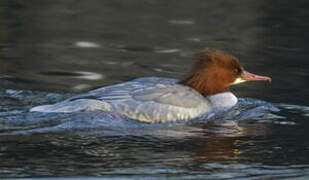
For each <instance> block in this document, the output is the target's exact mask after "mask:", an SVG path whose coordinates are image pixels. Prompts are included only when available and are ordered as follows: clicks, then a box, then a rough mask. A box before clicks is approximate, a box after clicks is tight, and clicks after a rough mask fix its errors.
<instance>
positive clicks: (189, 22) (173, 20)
mask: <svg viewBox="0 0 309 180" xmlns="http://www.w3.org/2000/svg"><path fill="white" fill-rule="evenodd" d="M168 22H169V23H171V24H179V25H193V24H195V22H194V21H193V20H185V19H179V20H176V19H172V20H169V21H168Z"/></svg>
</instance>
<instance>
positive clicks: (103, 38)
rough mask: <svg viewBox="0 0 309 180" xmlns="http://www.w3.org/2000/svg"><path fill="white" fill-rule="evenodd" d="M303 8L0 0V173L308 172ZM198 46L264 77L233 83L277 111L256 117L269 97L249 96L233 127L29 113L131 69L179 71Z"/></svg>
mask: <svg viewBox="0 0 309 180" xmlns="http://www.w3.org/2000/svg"><path fill="white" fill-rule="evenodd" d="M308 8H309V2H308V1H306V0H295V1H288V0H280V1H279V0H272V1H269V0H268V1H267V0H240V1H232V0H216V1H208V0H193V1H181V0H171V1H164V0H144V1H141V0H131V1H124V0H113V1H108V0H89V1H80V0H65V1H64V0H45V1H39V0H28V1H21V0H3V1H1V2H0V83H1V90H0V134H1V135H0V178H20V177H23V178H39V177H41V178H51V177H53V178H57V177H60V178H64V177H66V178H76V179H77V178H80V177H81V178H86V177H87V178H90V177H92V178H94V179H95V177H97V178H106V179H308V178H309V156H308V153H309V141H308V132H309V121H308V119H309V106H308V99H309V91H308V89H309V84H308V68H309V61H308V59H309V53H308V47H309V35H308V32H309V21H308V19H309V11H308ZM203 47H213V48H219V49H222V50H225V51H228V52H230V53H232V54H235V55H236V56H237V57H239V58H240V60H241V62H242V63H243V65H244V66H245V67H246V69H247V70H249V71H250V72H254V73H258V74H261V75H267V76H271V77H272V78H273V82H272V83H271V84H267V83H247V84H242V85H237V86H235V87H233V88H232V91H233V92H234V93H235V94H236V95H237V96H238V97H251V98H256V99H260V100H264V101H267V102H270V103H273V104H274V105H275V106H276V107H277V108H279V109H280V111H279V112H271V113H269V112H265V114H263V115H262V116H260V115H259V114H258V115H257V114H256V113H257V110H261V109H259V108H261V107H266V109H268V110H269V108H268V105H269V104H268V103H264V102H261V103H260V104H253V105H252V104H247V105H250V107H249V108H247V107H246V108H247V109H246V110H248V111H251V110H252V111H251V112H254V113H255V114H254V115H256V116H254V117H251V116H249V115H248V114H246V113H244V111H240V112H241V113H240V115H242V117H243V118H242V121H241V122H240V124H239V125H238V126H232V127H230V126H229V127H225V126H218V125H208V124H205V123H196V124H189V125H183V124H166V125H155V126H148V125H140V124H134V123H133V124H132V123H129V125H130V126H129V127H126V126H115V127H111V126H112V125H113V123H111V124H107V125H110V126H107V125H106V123H107V122H110V121H107V120H105V121H103V122H98V121H91V117H93V116H101V114H100V113H98V114H91V115H88V114H83V113H81V114H74V115H68V114H61V115H59V114H58V115H46V114H31V113H28V109H29V108H30V107H32V106H34V105H37V104H44V103H50V102H57V101H59V100H62V99H65V98H66V97H69V96H70V95H71V94H74V93H80V92H85V91H87V90H89V89H93V88H95V87H100V86H104V85H109V84H114V83H119V82H123V81H126V80H130V79H133V78H136V77H144V76H163V77H172V78H181V77H182V76H183V75H184V74H185V72H186V71H187V70H188V69H189V67H190V65H189V64H190V56H191V55H192V54H193V53H195V52H197V51H198V50H200V49H201V48H203ZM12 89H14V90H12ZM40 91H44V92H40ZM241 102H242V103H243V105H246V103H247V101H246V99H241ZM250 102H252V101H250ZM253 102H259V101H257V100H254V101H253ZM238 110H241V108H240V109H238ZM233 117H236V116H233ZM237 117H239V115H237ZM109 118H110V119H113V120H114V119H117V115H110V116H109ZM221 118H224V117H221ZM107 119H108V118H107ZM113 122H115V121H113ZM101 124H102V126H101Z"/></svg>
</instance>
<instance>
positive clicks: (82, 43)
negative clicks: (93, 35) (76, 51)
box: [74, 41, 101, 48]
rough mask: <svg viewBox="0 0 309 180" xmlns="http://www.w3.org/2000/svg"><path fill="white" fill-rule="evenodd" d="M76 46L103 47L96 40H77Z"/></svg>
mask: <svg viewBox="0 0 309 180" xmlns="http://www.w3.org/2000/svg"><path fill="white" fill-rule="evenodd" d="M74 45H75V46H76V47H80V48H99V47H101V45H100V44H97V43H95V42H89V41H77V42H75V44H74Z"/></svg>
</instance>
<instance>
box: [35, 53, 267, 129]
mask: <svg viewBox="0 0 309 180" xmlns="http://www.w3.org/2000/svg"><path fill="white" fill-rule="evenodd" d="M192 59H193V66H192V68H191V71H190V72H189V73H188V74H187V75H186V76H184V78H183V79H181V80H177V79H172V78H162V77H142V78H137V79H134V80H131V81H127V82H123V83H119V84H115V85H111V86H105V87H101V88H98V89H95V90H92V91H89V92H87V93H84V94H80V95H75V96H73V97H71V98H68V99H66V100H64V101H61V102H58V103H55V104H50V105H40V106H36V107H33V108H31V109H30V111H31V112H44V113H73V112H79V111H104V112H107V113H116V114H119V115H121V116H123V117H126V118H129V119H133V120H136V121H139V122H143V123H164V122H173V121H184V120H191V119H196V118H198V117H201V116H202V115H205V114H207V113H210V112H213V111H217V110H224V109H229V108H231V107H233V106H235V105H236V103H237V101H238V100H237V97H236V96H235V95H234V94H233V93H232V92H231V91H230V86H232V85H236V84H239V83H244V82H248V81H269V82H270V81H271V78H270V77H267V76H260V75H256V74H253V73H249V72H248V71H246V70H245V69H244V67H243V66H242V65H241V64H240V62H239V60H238V59H237V58H236V57H235V56H233V55H231V54H228V53H226V52H224V51H221V50H217V49H213V48H205V49H202V50H201V51H200V52H198V53H197V54H196V55H194V56H193V58H192Z"/></svg>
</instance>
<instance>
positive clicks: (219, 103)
mask: <svg viewBox="0 0 309 180" xmlns="http://www.w3.org/2000/svg"><path fill="white" fill-rule="evenodd" d="M207 98H208V99H209V100H210V102H211V104H212V106H213V108H230V107H232V106H234V105H235V104H236V103H237V97H236V96H235V95H234V94H233V93H231V92H224V93H218V94H215V95H210V96H207Z"/></svg>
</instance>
